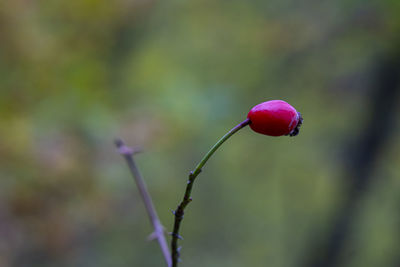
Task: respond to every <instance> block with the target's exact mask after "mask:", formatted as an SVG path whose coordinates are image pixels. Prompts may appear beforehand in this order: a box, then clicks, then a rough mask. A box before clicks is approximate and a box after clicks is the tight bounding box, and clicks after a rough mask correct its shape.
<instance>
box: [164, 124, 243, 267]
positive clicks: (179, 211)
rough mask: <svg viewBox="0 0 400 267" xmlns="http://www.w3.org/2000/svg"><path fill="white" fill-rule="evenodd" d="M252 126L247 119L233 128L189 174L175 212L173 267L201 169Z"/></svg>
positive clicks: (172, 242)
mask: <svg viewBox="0 0 400 267" xmlns="http://www.w3.org/2000/svg"><path fill="white" fill-rule="evenodd" d="M248 124H250V120H249V119H246V120H244V121H242V122H241V123H239V124H238V125H236V126H235V127H234V128H232V129H231V130H230V131H229V132H227V133H226V134H225V135H224V136H223V137H222V138H221V139H219V140H218V142H217V143H215V145H214V146H213V147H212V148H211V149H210V150H209V151H208V152H207V154H206V155H205V156H204V157H203V158H202V159H201V161H200V162H199V164H197V166H196V168H195V169H194V170H193V171H191V172H190V174H189V180H188V182H187V186H186V191H185V195H184V196H183V199H182V201H181V203H180V204H179V206H178V208H177V209H176V210H175V211H174V215H175V222H174V229H173V232H172V233H171V235H172V241H171V249H172V252H171V257H172V266H173V267H176V266H178V261H179V248H178V239H182V237H181V236H180V235H179V229H180V226H181V222H182V220H183V215H184V210H185V208H186V206H187V205H188V204H189V203H190V202H191V201H192V198H191V197H190V195H191V193H192V187H193V183H194V180H195V179H196V177H197V175H199V173H200V172H201V169H202V168H203V166H204V165H205V164H206V162H207V161H208V160H209V158H210V157H211V156H212V155H213V154H214V152H215V151H217V149H218V148H219V147H220V146H221V145H222V144H223V143H224V142H225V141H226V140H227V139H228V138H229V137H231V136H232V135H233V134H234V133H236V132H237V131H239V130H240V129H242V128H243V127H245V126H247V125H248Z"/></svg>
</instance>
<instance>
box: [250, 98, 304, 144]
mask: <svg viewBox="0 0 400 267" xmlns="http://www.w3.org/2000/svg"><path fill="white" fill-rule="evenodd" d="M247 118H249V120H250V128H251V129H252V130H253V131H255V132H257V133H260V134H265V135H270V136H281V135H290V136H296V135H297V134H298V133H299V128H300V125H301V124H302V122H303V118H302V117H301V114H300V113H299V112H297V111H296V109H295V108H294V107H292V106H291V105H289V104H288V103H286V102H285V101H282V100H271V101H267V102H264V103H261V104H258V105H256V106H254V107H253V108H252V109H251V110H250V112H249V113H248V114H247Z"/></svg>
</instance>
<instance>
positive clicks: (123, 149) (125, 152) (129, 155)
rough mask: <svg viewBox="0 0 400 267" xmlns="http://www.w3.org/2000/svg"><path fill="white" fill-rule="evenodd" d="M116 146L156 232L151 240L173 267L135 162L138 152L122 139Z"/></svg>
mask: <svg viewBox="0 0 400 267" xmlns="http://www.w3.org/2000/svg"><path fill="white" fill-rule="evenodd" d="M115 145H116V146H117V147H118V151H119V153H120V154H121V155H122V156H123V157H124V158H125V160H126V163H127V164H128V166H129V169H130V171H131V173H132V176H133V178H134V179H135V182H136V185H137V187H138V189H139V192H140V195H141V197H142V199H143V202H144V205H145V207H146V211H147V214H148V215H149V218H150V221H151V224H152V225H153V228H154V232H153V233H152V234H151V235H150V238H151V239H157V241H158V244H159V245H160V248H161V251H162V253H163V256H164V259H165V262H166V263H167V266H168V267H171V266H172V262H171V255H170V253H169V249H168V244H167V241H166V239H165V236H164V227H163V226H162V224H161V222H160V219H159V218H158V215H157V212H156V209H155V208H154V205H153V201H152V200H151V197H150V194H149V191H147V187H146V184H145V182H144V180H143V178H142V175H141V174H140V172H139V169H138V168H137V166H136V164H135V161H134V160H133V155H134V154H135V153H136V152H138V151H135V150H134V149H132V148H129V147H127V146H125V144H124V142H123V141H122V140H121V139H117V140H116V141H115Z"/></svg>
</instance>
